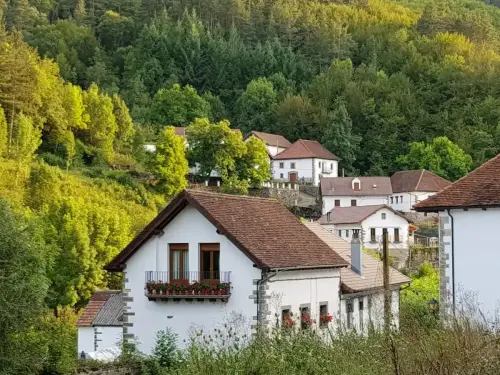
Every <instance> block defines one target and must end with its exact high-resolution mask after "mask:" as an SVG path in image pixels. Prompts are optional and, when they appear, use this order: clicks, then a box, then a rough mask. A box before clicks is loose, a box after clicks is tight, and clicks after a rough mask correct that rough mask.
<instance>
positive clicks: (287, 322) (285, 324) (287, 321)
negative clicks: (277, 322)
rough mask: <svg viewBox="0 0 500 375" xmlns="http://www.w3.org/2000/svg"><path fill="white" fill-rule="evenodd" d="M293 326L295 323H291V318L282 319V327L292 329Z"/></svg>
mask: <svg viewBox="0 0 500 375" xmlns="http://www.w3.org/2000/svg"><path fill="white" fill-rule="evenodd" d="M294 325H295V322H294V321H293V319H292V318H290V317H286V318H284V319H283V327H285V328H292V327H293V326H294Z"/></svg>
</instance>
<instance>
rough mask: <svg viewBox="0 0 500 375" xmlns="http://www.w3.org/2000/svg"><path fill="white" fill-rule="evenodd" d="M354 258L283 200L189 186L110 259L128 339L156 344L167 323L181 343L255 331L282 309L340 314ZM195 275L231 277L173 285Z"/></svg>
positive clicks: (145, 346)
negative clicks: (204, 289) (221, 330)
mask: <svg viewBox="0 0 500 375" xmlns="http://www.w3.org/2000/svg"><path fill="white" fill-rule="evenodd" d="M345 266H347V262H345V260H344V259H342V258H341V257H340V256H338V255H337V254H336V253H335V252H333V251H332V250H331V249H330V247H329V246H327V245H326V244H325V243H324V242H322V241H321V240H320V239H319V238H318V237H317V236H316V235H315V234H314V233H312V232H311V231H310V230H309V229H307V228H306V227H305V226H304V225H303V224H302V223H301V222H300V221H299V220H298V219H297V218H296V217H295V216H294V215H293V214H291V213H290V212H289V211H288V209H287V208H286V207H284V206H283V205H281V204H280V203H279V202H278V201H275V200H272V199H263V198H254V197H241V196H231V195H223V194H215V193H208V192H203V191H188V190H187V191H184V192H183V193H181V194H180V195H179V196H177V197H176V198H175V199H174V200H173V201H172V202H171V203H170V204H169V206H167V207H166V208H165V209H164V210H163V211H162V212H161V213H160V214H159V215H158V216H157V217H156V218H155V219H154V220H153V221H152V222H151V223H150V224H149V225H148V226H147V227H146V228H145V229H144V231H143V232H141V233H140V234H139V235H138V236H137V237H136V238H135V239H134V240H133V241H132V242H131V243H130V244H129V245H128V246H127V247H126V248H125V249H124V250H123V251H122V252H121V253H120V254H119V255H117V257H116V258H115V259H114V260H113V261H112V262H111V263H110V264H108V266H107V267H106V268H107V269H108V270H109V271H115V272H123V274H124V281H125V285H124V301H125V307H124V309H125V310H124V311H125V313H124V314H123V337H124V340H126V341H127V342H130V343H136V344H137V345H138V349H139V350H140V351H142V352H144V353H150V352H151V350H152V349H153V347H154V345H155V334H156V332H158V331H159V330H165V329H166V328H167V327H169V328H171V329H172V330H173V331H174V332H175V333H177V334H178V335H179V344H180V345H181V346H182V345H187V344H186V342H187V343H188V342H189V338H190V336H191V335H192V334H194V333H195V332H199V331H200V330H201V329H203V330H204V332H210V331H212V330H213V329H214V328H217V327H222V326H223V324H228V325H229V326H231V327H237V329H238V331H239V333H240V334H247V335H250V334H251V333H252V332H254V330H255V328H256V326H255V324H256V323H257V322H259V323H260V324H263V325H268V326H270V327H274V326H275V325H276V318H275V315H274V314H275V313H276V314H278V316H285V315H286V314H288V313H293V314H294V316H300V314H308V315H310V316H311V317H315V315H317V314H318V313H319V311H320V309H322V310H321V311H325V310H324V306H323V305H321V303H326V305H327V312H328V313H330V314H334V313H335V314H336V313H337V312H338V309H339V277H340V267H345ZM148 282H157V285H160V288H161V287H164V288H165V291H164V292H163V291H154V289H153V290H150V289H149V286H150V285H149V284H148ZM160 282H161V284H160ZM196 282H203V283H204V285H206V286H212V285H213V286H215V285H217V286H218V285H220V284H221V283H230V286H229V287H228V284H225V285H223V290H224V294H220V292H213V293H216V294H208V295H207V294H199V293H200V292H199V291H198V289H197V291H196V292H194V291H191V292H190V294H186V293H187V292H185V291H182V292H179V291H174V292H169V291H167V287H174V288H175V289H186V288H187V287H188V286H189V287H190V288H191V289H194V288H195V287H194V286H193V285H198V284H195V283H196ZM167 283H168V284H167ZM196 288H197V287H196ZM169 293H173V294H169ZM175 293H177V294H175ZM179 293H180V294H179ZM194 293H196V294H194ZM217 293H219V294H217ZM322 306H323V307H322ZM280 313H281V314H280ZM284 314H285V315H284ZM278 320H279V321H278V323H279V324H280V323H281V318H280V319H278ZM184 340H186V342H184Z"/></svg>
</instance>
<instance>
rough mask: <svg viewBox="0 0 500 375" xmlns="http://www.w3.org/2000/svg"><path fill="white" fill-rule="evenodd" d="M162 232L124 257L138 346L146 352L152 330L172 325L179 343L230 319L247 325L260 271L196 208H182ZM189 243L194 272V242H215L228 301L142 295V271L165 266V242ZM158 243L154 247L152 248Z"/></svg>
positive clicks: (196, 262)
mask: <svg viewBox="0 0 500 375" xmlns="http://www.w3.org/2000/svg"><path fill="white" fill-rule="evenodd" d="M164 232H165V233H164V235H163V236H161V237H156V236H154V237H152V238H150V239H149V240H148V241H147V242H146V243H145V244H144V245H143V246H142V247H141V249H139V250H138V251H137V252H136V253H135V254H134V255H133V256H132V257H131V258H130V259H129V260H128V261H127V267H126V270H125V271H126V272H125V289H126V290H130V292H129V296H131V297H132V298H133V301H132V302H127V309H128V311H129V312H133V313H135V315H133V316H129V317H128V319H129V322H130V323H132V327H128V333H131V334H134V335H135V339H136V341H138V349H139V350H140V351H142V352H144V353H150V352H151V350H152V348H153V347H154V345H155V334H156V332H158V331H159V330H164V329H165V328H166V327H171V328H172V329H173V331H174V332H175V333H177V334H178V335H179V345H180V346H181V347H182V346H184V345H186V343H185V342H184V340H186V341H188V339H189V336H190V333H193V332H194V331H199V330H200V329H201V328H203V329H204V330H205V332H207V330H209V331H210V330H212V329H213V328H214V327H216V326H218V325H220V324H223V323H229V324H232V323H231V319H232V318H233V317H234V316H236V315H238V317H237V319H236V320H235V321H237V322H238V324H239V325H240V326H241V330H247V329H249V327H250V324H251V322H252V317H253V316H255V315H256V304H255V303H254V301H253V300H252V299H250V298H249V296H250V295H252V293H253V290H254V285H253V280H254V279H260V278H261V271H260V270H259V269H257V268H255V267H253V263H252V262H251V261H250V259H249V258H248V257H247V256H246V255H244V254H243V253H242V252H241V251H240V250H239V249H238V248H236V247H235V246H234V245H233V244H232V243H231V242H230V241H229V240H228V239H227V238H226V237H224V236H222V235H219V234H217V233H216V228H215V227H214V226H213V225H212V224H211V223H210V222H209V221H208V220H207V219H205V218H204V217H203V215H201V214H200V213H199V212H198V211H197V210H196V209H195V208H193V207H189V206H188V207H186V208H185V209H184V210H183V211H182V212H181V213H179V214H178V215H177V216H176V217H175V218H174V219H173V220H172V221H171V222H170V223H169V224H168V226H167V227H165V228H164ZM169 243H188V244H189V269H190V271H199V269H200V267H199V244H200V243H220V269H221V271H230V272H231V283H232V290H231V296H230V298H229V300H228V302H227V303H223V302H209V301H204V302H186V301H180V302H173V301H168V302H159V301H158V302H154V301H149V300H148V299H147V297H146V296H145V295H144V288H145V272H146V271H155V270H157V271H167V270H169V264H168V262H169V257H168V244H169ZM157 245H158V252H157Z"/></svg>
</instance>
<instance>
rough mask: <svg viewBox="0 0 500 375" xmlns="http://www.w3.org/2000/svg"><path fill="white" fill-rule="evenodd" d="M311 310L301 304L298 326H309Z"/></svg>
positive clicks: (305, 327)
mask: <svg viewBox="0 0 500 375" xmlns="http://www.w3.org/2000/svg"><path fill="white" fill-rule="evenodd" d="M311 325H312V319H311V311H310V309H309V307H308V306H303V307H301V308H300V328H302V329H307V328H309V327H311Z"/></svg>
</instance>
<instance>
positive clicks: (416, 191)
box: [389, 169, 451, 212]
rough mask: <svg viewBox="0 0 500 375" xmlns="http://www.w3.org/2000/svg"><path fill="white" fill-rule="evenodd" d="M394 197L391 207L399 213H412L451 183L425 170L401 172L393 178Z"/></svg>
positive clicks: (390, 200) (390, 197)
mask: <svg viewBox="0 0 500 375" xmlns="http://www.w3.org/2000/svg"><path fill="white" fill-rule="evenodd" d="M391 185H392V195H390V196H389V205H390V206H391V207H392V208H394V209H395V210H397V211H402V212H411V211H413V206H414V205H415V204H417V203H419V202H422V201H424V200H426V199H427V198H429V197H430V196H432V195H434V194H436V193H437V192H438V191H440V190H442V189H444V188H445V187H447V186H449V185H451V182H450V181H448V180H445V179H444V178H442V177H439V176H438V175H436V174H434V173H432V172H430V171H427V170H425V169H420V170H412V171H400V172H396V173H394V174H393V175H392V176H391Z"/></svg>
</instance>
